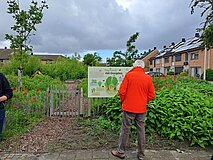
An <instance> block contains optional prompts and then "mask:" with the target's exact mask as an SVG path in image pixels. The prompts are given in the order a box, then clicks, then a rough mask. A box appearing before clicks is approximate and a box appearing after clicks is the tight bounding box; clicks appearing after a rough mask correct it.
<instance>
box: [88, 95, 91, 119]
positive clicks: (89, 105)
mask: <svg viewBox="0 0 213 160" xmlns="http://www.w3.org/2000/svg"><path fill="white" fill-rule="evenodd" d="M90 103H91V102H90V98H88V106H87V107H88V110H87V116H88V117H90V116H91V104H90Z"/></svg>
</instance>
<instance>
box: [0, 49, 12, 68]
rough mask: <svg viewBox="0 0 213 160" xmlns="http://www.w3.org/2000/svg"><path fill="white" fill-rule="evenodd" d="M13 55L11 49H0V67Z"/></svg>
mask: <svg viewBox="0 0 213 160" xmlns="http://www.w3.org/2000/svg"><path fill="white" fill-rule="evenodd" d="M12 54H13V50H12V49H6V48H5V49H0V66H1V65H2V64H4V63H6V62H8V61H9V57H10V55H12Z"/></svg>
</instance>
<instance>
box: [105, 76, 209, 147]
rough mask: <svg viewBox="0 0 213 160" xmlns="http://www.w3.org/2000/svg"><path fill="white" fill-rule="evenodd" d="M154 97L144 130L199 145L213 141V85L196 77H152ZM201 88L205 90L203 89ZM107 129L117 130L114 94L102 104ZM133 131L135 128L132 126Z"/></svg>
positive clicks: (118, 121)
mask: <svg viewBox="0 0 213 160" xmlns="http://www.w3.org/2000/svg"><path fill="white" fill-rule="evenodd" d="M153 82H154V85H155V88H156V98H155V99H154V100H153V101H151V102H150V103H149V104H148V112H147V117H146V133H147V134H153V133H158V134H160V135H161V136H162V137H168V138H171V139H179V140H188V141H190V144H191V145H194V144H198V145H200V146H201V147H205V146H207V145H212V144H213V143H212V142H213V136H212V135H213V130H212V127H213V119H212V114H211V113H213V99H212V93H213V92H212V91H213V85H210V84H208V83H207V82H205V81H202V80H199V79H197V78H184V77H180V78H175V77H170V76H169V77H167V78H161V77H158V78H154V79H153ZM203 87H204V88H205V89H206V90H203ZM103 107H104V110H105V112H104V115H105V116H106V119H108V120H109V122H110V123H111V126H110V127H109V129H111V130H114V131H115V132H118V131H119V128H120V125H121V104H120V101H119V97H118V96H116V97H114V98H112V99H111V100H109V101H108V102H107V103H105V104H103ZM131 129H132V132H133V134H136V128H135V127H134V126H133V127H132V128H131Z"/></svg>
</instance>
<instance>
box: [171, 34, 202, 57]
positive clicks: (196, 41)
mask: <svg viewBox="0 0 213 160" xmlns="http://www.w3.org/2000/svg"><path fill="white" fill-rule="evenodd" d="M202 43H203V41H202V40H201V39H200V38H198V37H193V38H189V39H187V40H186V41H185V42H183V43H182V44H181V45H179V46H177V47H175V48H174V49H173V50H172V52H174V53H179V52H183V51H187V50H191V49H195V48H198V47H199V46H200V45H201V44H202Z"/></svg>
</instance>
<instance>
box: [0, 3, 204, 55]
mask: <svg viewBox="0 0 213 160" xmlns="http://www.w3.org/2000/svg"><path fill="white" fill-rule="evenodd" d="M24 3H26V2H24ZM47 3H48V4H49V9H48V10H46V11H45V14H44V18H43V21H42V24H39V25H38V26H37V28H38V30H37V32H36V33H35V34H36V35H35V36H34V37H32V38H31V45H33V47H34V51H35V52H54V53H56V52H58V53H70V52H75V51H77V52H82V51H88V50H102V49H115V50H119V49H122V48H125V45H126V41H127V40H128V38H129V37H130V36H131V35H132V34H134V33H135V32H140V36H139V38H138V40H137V43H136V46H137V48H138V49H141V50H143V49H148V48H152V47H153V46H157V47H162V46H163V45H165V44H170V43H171V42H172V41H178V40H180V39H181V38H182V37H191V36H193V34H194V33H195V29H196V28H197V27H199V24H200V22H201V18H199V17H200V15H199V14H195V15H193V16H192V15H191V14H190V8H189V3H190V0H189V1H177V0H169V1H168V0H161V1H159V0H143V1H141V0H134V1H131V4H130V6H129V8H128V10H124V9H123V8H122V7H121V6H119V5H118V4H117V3H116V1H115V0H110V1H103V0H92V1H88V0H80V1H79V0H72V1H69V0H63V1H52V0H49V1H47ZM23 5H24V4H23ZM6 8H7V7H6V2H3V3H1V4H0V15H1V16H3V17H4V18H3V20H2V22H3V23H2V24H0V28H1V30H0V41H2V40H3V36H2V35H4V34H5V33H7V32H10V33H12V32H11V31H10V26H11V24H12V18H11V16H10V15H8V14H7V13H6Z"/></svg>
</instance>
